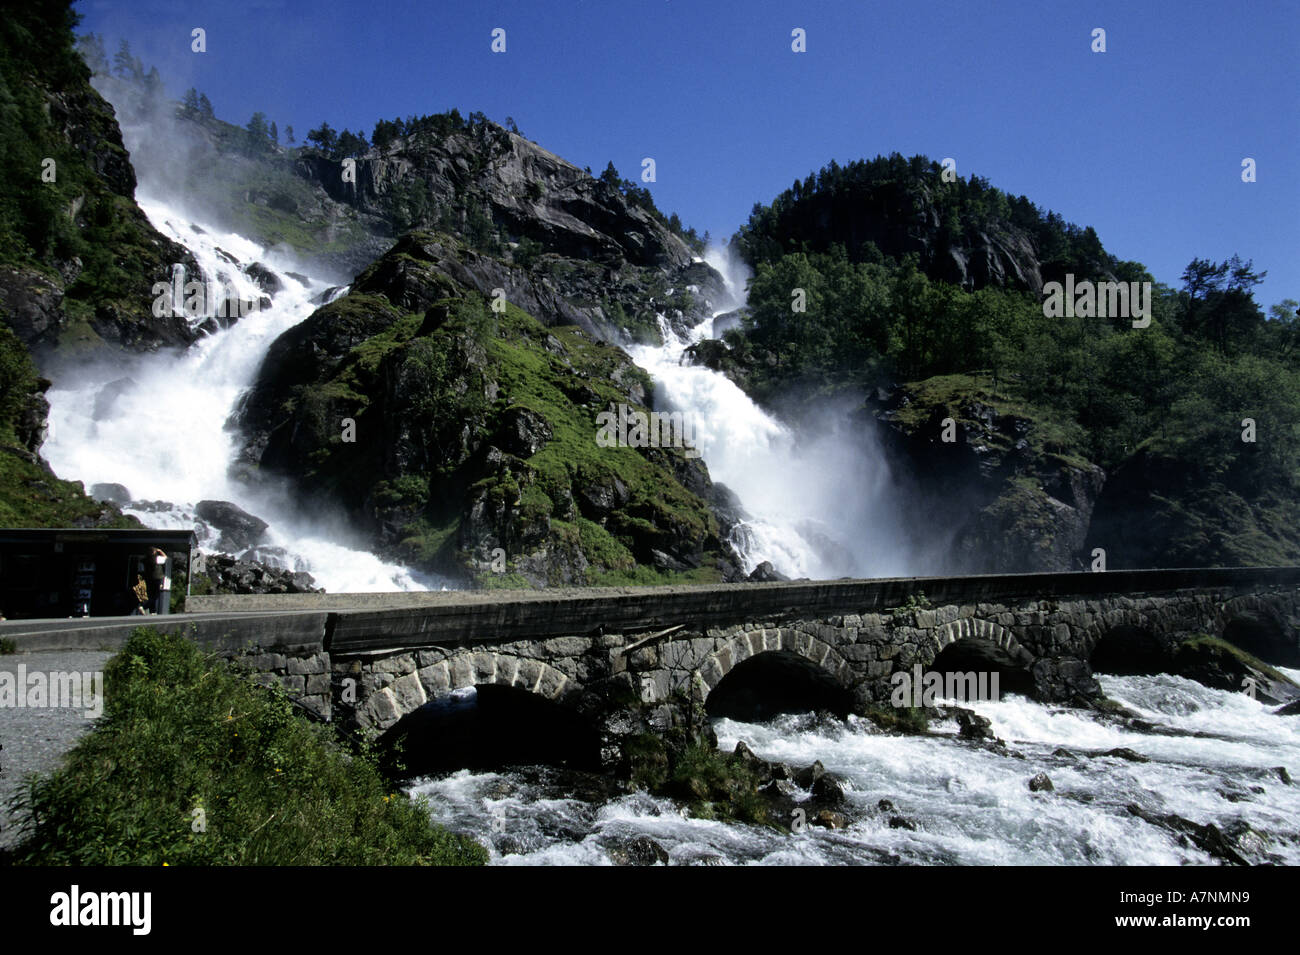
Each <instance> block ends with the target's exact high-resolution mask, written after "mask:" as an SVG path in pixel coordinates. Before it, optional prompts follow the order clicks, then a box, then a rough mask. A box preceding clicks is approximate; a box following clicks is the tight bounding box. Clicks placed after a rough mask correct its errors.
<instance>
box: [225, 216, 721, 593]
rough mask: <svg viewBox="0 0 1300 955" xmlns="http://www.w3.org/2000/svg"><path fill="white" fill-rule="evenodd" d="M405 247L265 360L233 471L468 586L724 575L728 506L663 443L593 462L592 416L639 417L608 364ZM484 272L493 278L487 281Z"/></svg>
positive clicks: (454, 249)
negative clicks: (292, 493) (275, 483)
mask: <svg viewBox="0 0 1300 955" xmlns="http://www.w3.org/2000/svg"><path fill="white" fill-rule="evenodd" d="M508 268H509V267H508V265H507V263H504V262H501V261H498V260H492V259H491V258H490V257H486V256H484V255H482V254H481V253H475V252H474V251H473V250H471V249H468V248H466V247H465V246H464V245H463V244H462V243H459V242H458V241H457V240H456V239H455V238H453V237H451V236H447V235H442V234H434V233H424V232H418V233H413V234H411V235H408V236H406V237H404V238H403V239H402V240H401V241H400V242H399V243H398V244H397V246H396V247H394V249H393V250H392V251H390V252H389V253H388V254H387V255H385V256H384V257H383V258H382V259H380V260H379V261H378V262H376V263H374V264H373V265H372V266H371V267H370V268H368V269H367V270H366V271H365V272H363V273H362V274H361V275H360V276H359V277H358V278H357V281H356V282H355V283H354V285H353V287H352V289H351V291H350V292H349V294H347V295H346V296H344V297H343V298H340V299H338V300H337V301H335V302H333V303H331V304H329V305H326V306H325V307H323V308H321V309H319V310H318V311H317V312H316V313H315V314H314V315H312V316H311V317H310V318H309V319H308V320H307V321H305V322H303V323H302V324H301V325H298V326H297V327H295V328H293V329H291V330H290V331H289V332H287V333H285V334H284V335H283V336H281V338H280V339H279V340H278V341H276V343H275V344H274V345H273V346H272V348H271V350H270V352H269V354H268V356H267V358H266V361H265V363H264V365H263V367H262V369H261V371H260V372H259V375H258V381H257V384H256V386H255V388H254V389H253V390H252V392H251V393H250V394H249V396H248V397H247V399H246V401H245V402H244V404H243V407H242V409H241V411H240V412H239V415H238V423H239V425H240V426H241V428H242V429H243V430H244V432H245V434H246V435H247V438H246V442H245V446H244V452H243V455H242V458H241V464H240V467H241V468H242V469H243V470H244V473H245V474H247V475H249V476H250V477H254V478H255V477H256V475H258V474H259V473H262V472H274V473H277V474H283V475H286V476H288V477H289V478H290V479H291V480H293V481H294V482H295V483H296V485H297V486H298V487H299V488H300V489H301V491H302V493H303V494H306V495H311V496H312V497H313V498H314V499H317V500H321V501H322V503H325V502H328V504H329V505H335V506H339V507H341V508H343V509H344V511H345V512H347V513H348V514H350V515H351V517H352V518H353V519H354V520H355V521H356V522H357V523H358V524H359V525H360V526H362V527H363V528H365V529H366V530H367V531H368V532H369V534H370V535H371V536H372V539H373V541H374V543H375V545H376V546H377V547H378V548H379V549H380V550H382V551H383V552H385V553H389V554H392V555H393V556H394V557H397V558H399V559H401V560H403V561H407V562H409V563H411V564H413V565H415V566H417V567H420V568H423V569H427V570H432V571H435V572H438V573H442V574H444V575H448V576H452V577H455V578H458V579H470V580H475V581H477V582H479V583H481V584H484V585H489V586H491V585H507V584H513V585H516V586H519V585H525V586H527V585H533V586H546V585H558V584H595V583H621V582H656V581H667V580H675V579H688V580H700V581H707V580H721V579H732V578H734V577H736V576H737V575H738V568H737V566H736V565H737V563H738V561H737V558H736V556H735V555H734V554H733V553H732V552H731V551H730V548H729V547H728V545H726V544H725V543H724V538H725V522H726V521H727V520H728V519H734V516H733V515H732V514H731V511H730V508H732V507H734V502H733V501H732V500H731V499H730V497H729V495H727V493H726V492H725V489H722V488H720V487H716V486H714V485H713V484H712V482H711V481H710V479H709V477H708V472H707V469H706V468H705V467H704V465H703V463H702V462H701V461H700V460H699V459H698V458H693V457H689V456H687V454H686V453H685V451H684V450H683V449H681V448H675V447H641V448H634V447H621V446H620V447H608V448H606V447H601V446H599V445H598V443H597V440H596V438H597V431H598V422H597V415H598V414H599V413H600V412H602V411H606V410H614V411H617V410H618V409H619V406H620V405H621V406H624V407H625V408H627V409H629V410H631V411H640V412H646V411H648V410H650V382H649V381H648V379H647V378H646V376H645V374H644V373H643V372H641V371H640V369H638V368H637V367H636V366H635V365H634V364H633V363H632V361H631V360H630V359H629V358H628V357H627V355H626V354H625V353H624V352H622V351H621V350H620V349H618V348H616V347H614V346H612V345H609V344H606V343H602V342H600V341H597V340H595V339H594V338H593V336H591V335H590V334H587V333H585V332H584V331H583V330H582V329H580V328H577V327H574V326H565V327H551V328H548V327H546V326H545V325H544V324H543V323H541V322H539V321H537V320H536V319H535V318H533V317H532V316H531V315H529V314H528V313H527V312H525V311H524V310H523V309H521V308H520V307H519V306H518V305H517V304H515V303H514V302H512V301H509V300H508V299H506V300H505V301H506V304H504V307H502V306H498V309H500V310H497V309H494V308H492V307H490V305H489V303H490V302H492V301H493V299H491V298H488V297H485V296H484V294H483V291H482V289H481V287H480V286H481V284H482V282H481V280H482V276H483V274H485V273H490V272H492V271H493V270H498V271H501V270H508ZM493 274H495V273H493Z"/></svg>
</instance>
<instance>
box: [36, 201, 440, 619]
mask: <svg viewBox="0 0 1300 955" xmlns="http://www.w3.org/2000/svg"><path fill="white" fill-rule="evenodd" d="M137 201H138V203H139V205H140V207H141V208H142V209H143V210H144V212H145V214H146V215H147V216H148V217H149V220H150V222H152V223H153V225H154V227H155V228H156V229H158V230H159V231H160V232H162V233H163V234H164V235H167V236H170V237H171V238H173V239H175V240H176V241H177V242H179V243H181V244H182V245H184V246H185V247H186V248H188V249H189V250H190V252H191V253H192V254H193V255H194V258H195V260H196V261H197V262H198V264H199V266H200V267H201V269H202V271H203V275H202V276H182V282H181V285H180V286H179V287H180V289H181V290H182V292H183V295H182V301H178V302H175V303H174V304H175V305H177V306H180V305H182V304H183V300H184V299H189V298H191V295H190V292H189V291H188V290H185V289H184V282H185V281H188V280H200V279H202V280H204V281H205V282H206V283H208V284H207V285H205V290H206V289H214V290H215V289H221V290H223V291H225V290H228V291H229V292H231V293H233V295H234V296H235V297H237V298H240V299H244V300H248V301H253V302H256V301H257V300H258V299H259V298H260V297H261V296H262V295H263V294H264V293H263V292H262V290H261V289H260V288H259V287H258V285H257V283H256V282H255V281H253V279H251V278H250V277H249V276H248V275H247V274H246V271H245V270H246V269H247V268H248V266H250V265H252V264H254V263H260V264H261V265H262V266H264V267H265V268H266V269H267V270H268V271H270V272H271V273H273V274H274V275H275V277H276V278H277V279H278V280H279V282H280V284H281V286H282V288H281V290H280V291H278V292H276V293H275V295H274V297H273V301H272V304H271V306H270V307H269V308H265V309H258V310H253V311H251V312H250V313H249V314H247V315H245V316H244V317H243V318H241V319H239V320H238V321H237V322H236V323H235V324H234V325H232V326H230V327H229V328H225V329H220V330H217V331H215V333H213V334H211V335H209V336H207V337H205V338H203V339H201V340H199V341H198V342H196V343H195V344H194V345H192V346H191V347H190V348H188V349H187V350H185V351H184V352H177V351H175V350H162V351H159V352H156V353H152V354H141V355H137V356H132V357H120V358H116V359H114V360H113V361H112V362H111V363H109V362H101V363H99V364H90V365H85V364H83V365H79V366H78V367H77V370H76V377H75V378H74V377H72V376H71V375H67V374H65V375H64V376H62V377H61V378H60V380H58V381H56V382H55V383H54V387H52V388H51V389H50V391H49V392H48V394H47V397H48V398H49V401H50V415H49V421H50V428H49V434H48V437H47V438H46V441H45V443H44V445H43V446H42V449H41V453H42V454H43V455H44V456H45V458H46V459H47V460H48V461H49V462H50V465H51V466H52V467H53V468H54V471H55V473H57V474H58V475H59V476H60V477H62V478H64V479H71V480H80V481H82V482H83V483H85V485H86V487H87V488H89V487H90V486H91V485H92V484H97V483H112V484H121V485H123V486H125V487H126V488H127V490H128V491H129V492H130V495H131V499H132V501H131V505H129V506H127V507H124V508H123V510H124V512H126V513H129V514H134V515H135V516H136V517H138V518H139V519H140V520H141V521H142V522H143V523H144V524H145V525H147V526H150V527H158V528H188V527H194V528H195V529H196V531H197V532H198V534H199V548H200V550H201V551H204V552H208V553H211V552H213V550H214V547H215V544H216V539H217V536H218V532H216V531H215V530H213V529H211V528H208V527H207V525H206V524H204V523H203V522H202V521H199V520H197V519H196V517H195V515H194V506H195V505H196V504H197V503H198V502H199V501H202V500H219V501H230V502H232V503H234V504H236V505H238V506H239V507H241V508H243V509H244V510H246V511H248V512H249V513H250V514H254V515H256V516H258V517H260V518H262V519H263V520H265V521H267V522H268V523H269V525H270V526H269V528H268V530H267V533H266V540H265V541H264V543H263V544H262V545H261V546H260V547H259V548H258V552H257V556H261V557H263V558H264V559H266V560H267V561H268V562H270V563H277V564H280V565H282V566H285V567H287V568H288V569H290V570H295V571H299V570H302V571H306V572H308V573H310V574H311V575H312V576H313V577H315V579H316V584H317V586H321V587H324V588H325V589H326V590H327V591H330V592H332V593H345V592H378V591H396V590H427V589H430V588H431V587H438V586H441V585H442V582H441V581H435V580H433V579H430V578H426V577H424V576H423V575H419V574H417V573H415V572H413V571H411V570H409V569H408V568H405V567H402V566H400V565H397V564H392V563H388V562H386V561H384V560H381V559H380V558H378V557H376V556H375V555H374V554H372V553H369V552H368V551H366V550H365V549H364V548H363V547H361V546H360V545H359V543H358V542H356V541H353V540H352V534H351V533H350V532H349V530H348V529H347V528H346V527H345V526H344V525H343V522H342V521H340V520H333V521H332V520H330V519H329V518H328V516H326V515H321V514H319V513H315V512H314V511H313V510H312V508H311V505H310V502H308V501H302V500H300V499H297V498H295V496H294V495H291V494H290V493H288V491H287V489H286V488H285V487H283V486H274V485H267V486H261V487H251V486H249V485H247V484H244V483H241V482H239V481H236V480H232V479H231V478H230V477H229V476H228V474H227V470H228V468H229V466H230V464H231V462H232V460H233V459H234V456H235V451H236V445H237V442H238V435H237V434H235V433H233V432H231V431H228V430H226V421H227V419H228V418H229V416H230V414H231V412H232V410H233V409H234V407H235V404H236V401H237V400H238V399H239V397H240V395H241V394H242V393H243V392H244V391H245V390H246V389H248V388H249V387H250V386H251V385H252V383H253V381H254V378H255V376H256V374H257V370H258V367H259V365H260V364H261V362H262V359H263V357H264V356H265V355H266V352H267V349H269V348H270V346H271V343H272V342H274V341H275V339H276V338H277V337H278V336H279V335H280V334H281V333H282V332H284V331H285V330H287V329H289V328H291V327H293V326H294V325H296V324H298V323H299V322H301V321H302V320H303V319H305V318H307V316H309V315H310V314H311V313H312V311H313V310H314V309H315V308H316V307H317V304H315V303H314V302H313V299H316V300H317V301H320V297H321V296H322V295H323V294H324V293H326V292H327V286H326V285H325V284H324V283H322V282H319V281H317V280H314V279H311V278H309V277H307V276H302V275H299V274H298V273H294V274H295V275H298V278H295V277H294V275H290V274H289V272H290V267H289V266H288V265H286V264H284V263H281V262H278V261H277V258H276V256H275V255H274V254H273V253H272V252H270V251H268V250H267V249H264V248H262V247H261V246H259V245H258V244H257V243H255V242H253V241H251V240H249V239H246V238H244V237H242V236H239V235H235V234H233V233H229V232H224V231H222V230H218V229H215V228H212V227H210V226H208V225H207V224H206V223H202V222H199V221H196V220H195V219H193V218H192V217H191V216H190V215H189V214H187V212H186V211H185V210H183V209H182V208H181V207H179V206H178V205H175V204H171V203H168V202H164V201H160V200H157V199H151V198H144V197H141V198H139V199H138V200H137ZM202 304H203V309H202V314H200V315H195V316H192V317H190V318H189V320H190V321H191V323H192V324H200V323H202V322H203V320H204V318H205V317H207V316H209V315H211V314H212V313H213V312H214V311H215V310H216V309H217V308H218V307H219V304H220V303H219V302H218V301H217V300H215V297H214V296H212V295H205V296H204V297H203V300H202ZM228 314H229V312H228ZM110 383H111V384H110ZM106 385H110V387H108V388H105V386H106ZM154 502H163V503H162V504H161V505H159V504H158V503H154ZM169 504H170V505H173V506H172V507H168V506H167V505H169ZM275 548H280V549H281V551H277V550H275Z"/></svg>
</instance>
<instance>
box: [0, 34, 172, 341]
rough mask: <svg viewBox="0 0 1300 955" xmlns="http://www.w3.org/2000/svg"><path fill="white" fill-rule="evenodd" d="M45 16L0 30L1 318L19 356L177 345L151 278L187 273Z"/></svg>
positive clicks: (114, 128) (113, 127)
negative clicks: (151, 217)
mask: <svg viewBox="0 0 1300 955" xmlns="http://www.w3.org/2000/svg"><path fill="white" fill-rule="evenodd" d="M48 15H49V11H39V10H38V11H27V12H21V13H20V12H10V13H7V14H6V16H5V20H6V23H5V25H4V27H3V28H0V62H3V64H4V66H3V71H2V76H3V83H4V86H5V96H6V99H7V101H8V102H9V103H10V104H11V106H12V108H11V109H7V110H6V111H5V114H4V117H3V119H0V140H3V142H4V145H5V153H6V161H7V163H9V164H10V166H11V169H12V171H13V173H14V175H13V176H11V177H7V178H8V179H9V180H10V181H9V182H8V183H7V184H6V185H5V186H4V187H3V188H0V192H3V193H4V194H3V195H2V196H0V210H2V214H0V219H3V222H2V223H0V232H3V233H4V235H3V238H2V239H0V320H3V321H4V322H5V323H6V324H7V325H8V326H9V327H10V328H11V329H13V331H14V333H15V334H16V335H17V336H18V338H19V339H21V340H22V341H23V342H24V343H25V344H26V345H27V346H28V347H29V348H31V349H34V350H36V351H37V352H41V353H44V352H46V351H49V350H51V349H54V348H56V347H58V348H60V349H70V350H79V349H85V348H101V347H103V346H105V345H108V346H112V347H126V348H156V347H158V346H160V345H185V344H188V343H189V342H190V341H192V340H193V337H194V336H193V333H192V332H191V331H190V330H189V328H188V326H187V325H186V323H185V321H184V320H183V319H180V318H174V317H167V318H156V317H155V316H154V315H153V313H152V303H153V298H154V296H153V294H152V292H151V289H152V286H153V283H154V282H157V281H167V280H168V279H170V277H171V268H172V265H173V263H178V262H179V263H184V264H186V265H188V266H189V267H191V268H192V267H193V261H192V260H191V259H190V256H189V253H188V252H186V250H185V249H184V248H182V247H181V246H179V245H176V244H175V243H173V242H171V241H170V240H168V239H166V238H165V237H163V236H162V235H160V234H159V233H158V232H157V231H156V230H155V229H154V228H153V227H152V226H151V225H150V224H149V222H148V220H147V219H146V218H145V216H144V214H143V213H142V212H141V211H140V209H139V207H138V206H136V204H135V201H134V193H135V186H136V180H135V173H134V171H133V169H132V167H131V162H130V158H129V156H128V155H127V151H126V148H125V146H124V145H123V143H122V134H121V131H120V129H119V128H118V125H117V121H116V117H115V115H114V112H113V108H112V107H111V106H110V105H109V104H108V103H107V102H106V101H105V100H104V99H103V97H101V96H100V95H99V94H98V93H97V92H95V90H94V89H92V88H91V86H90V82H89V80H90V71H89V69H88V68H87V67H86V66H85V64H84V63H83V62H82V61H81V59H80V58H79V57H78V56H77V54H76V53H74V52H73V51H72V49H71V40H72V36H71V31H70V27H63V28H60V25H59V24H58V23H57V19H56V20H55V22H51V21H50V20H48V19H46V18H47V17H48Z"/></svg>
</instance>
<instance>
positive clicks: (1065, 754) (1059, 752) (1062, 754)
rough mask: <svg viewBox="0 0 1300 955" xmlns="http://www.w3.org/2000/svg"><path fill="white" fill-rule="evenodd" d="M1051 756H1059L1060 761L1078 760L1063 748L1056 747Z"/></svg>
mask: <svg viewBox="0 0 1300 955" xmlns="http://www.w3.org/2000/svg"><path fill="white" fill-rule="evenodd" d="M1052 755H1053V756H1059V757H1061V758H1062V759H1074V760H1077V759H1078V758H1079V757H1078V756H1075V755H1074V754H1073V753H1072V752H1070V751H1069V750H1068V749H1066V748H1065V747H1064V746H1058V747H1056V749H1054V750H1052Z"/></svg>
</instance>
